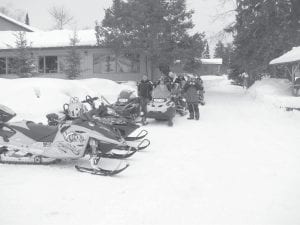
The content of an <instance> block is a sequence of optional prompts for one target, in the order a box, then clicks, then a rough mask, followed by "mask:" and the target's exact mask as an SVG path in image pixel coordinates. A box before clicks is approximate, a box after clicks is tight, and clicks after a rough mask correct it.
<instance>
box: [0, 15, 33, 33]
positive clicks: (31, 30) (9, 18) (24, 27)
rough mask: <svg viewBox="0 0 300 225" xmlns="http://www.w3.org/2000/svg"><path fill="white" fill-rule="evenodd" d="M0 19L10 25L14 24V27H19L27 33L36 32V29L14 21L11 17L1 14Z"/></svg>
mask: <svg viewBox="0 0 300 225" xmlns="http://www.w3.org/2000/svg"><path fill="white" fill-rule="evenodd" d="M0 18H2V19H4V20H6V21H8V22H10V23H13V24H15V25H17V26H19V27H22V28H23V29H24V30H26V31H29V32H33V31H38V29H37V28H34V27H32V26H29V25H26V24H25V23H22V22H20V21H17V20H15V19H13V18H11V17H8V16H6V15H4V14H3V13H0Z"/></svg>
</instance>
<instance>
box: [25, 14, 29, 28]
mask: <svg viewBox="0 0 300 225" xmlns="http://www.w3.org/2000/svg"><path fill="white" fill-rule="evenodd" d="M25 24H26V25H30V21H29V16H28V13H26V17H25Z"/></svg>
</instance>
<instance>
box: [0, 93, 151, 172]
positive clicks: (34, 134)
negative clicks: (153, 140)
mask: <svg viewBox="0 0 300 225" xmlns="http://www.w3.org/2000/svg"><path fill="white" fill-rule="evenodd" d="M95 100H96V98H91V97H90V96H87V98H86V99H85V100H84V101H83V103H82V102H79V101H78V99H76V98H72V99H71V101H70V104H65V105H64V107H63V108H64V113H65V116H64V117H63V118H59V116H58V115H57V114H50V115H47V118H48V125H43V124H37V123H34V122H32V121H21V122H16V123H9V121H10V120H11V119H12V118H13V117H14V116H15V115H16V114H15V113H14V112H13V111H12V110H11V109H9V108H7V107H5V106H2V105H0V137H2V138H0V163H14V164H50V163H55V162H57V161H59V160H66V159H72V160H77V159H80V158H86V156H89V158H90V164H91V167H90V168H86V167H81V166H76V167H75V168H76V169H77V170H78V171H80V172H89V173H92V174H96V175H114V174H117V173H120V172H121V171H123V170H125V169H126V168H127V167H128V166H129V164H127V163H126V162H124V161H123V159H125V158H128V157H130V156H132V155H133V154H135V153H136V152H137V151H140V150H142V149H145V148H146V147H148V146H149V145H150V141H149V140H148V139H144V137H145V136H146V135H147V131H145V130H142V131H140V133H139V134H138V135H137V136H129V135H130V134H131V133H132V132H133V131H135V130H136V129H137V128H139V126H138V125H136V124H135V123H134V121H133V120H130V119H128V118H125V117H122V116H120V115H118V114H117V113H113V114H110V113H108V112H105V110H102V109H101V106H100V107H99V108H98V109H96V107H95V106H94V101H95ZM84 103H89V104H90V105H91V106H93V107H92V109H91V110H90V111H82V110H85V107H84V105H83V104H84ZM104 108H105V107H104ZM79 115H80V116H79ZM141 139H142V140H141ZM138 140H141V141H140V142H138V143H136V141H138ZM100 158H109V159H114V160H116V159H117V160H119V161H120V163H118V166H117V168H116V169H113V170H111V169H110V170H107V169H104V168H102V167H101V165H100V164H101V163H100Z"/></svg>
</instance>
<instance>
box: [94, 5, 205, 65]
mask: <svg viewBox="0 0 300 225" xmlns="http://www.w3.org/2000/svg"><path fill="white" fill-rule="evenodd" d="M192 14H193V11H189V10H187V9H186V2H185V0H151V1H149V0H128V1H122V0H114V1H113V5H112V7H110V8H108V9H106V10H105V18H104V20H103V21H102V26H96V36H97V40H98V44H99V45H100V46H105V47H109V48H112V49H114V51H115V52H116V54H118V53H119V52H121V51H127V52H132V53H139V54H144V55H146V56H147V57H148V58H149V59H150V60H151V61H152V65H153V66H158V65H159V64H161V63H164V64H167V65H170V64H172V63H173V62H174V60H175V59H182V60H187V56H188V55H193V56H194V55H196V56H198V57H201V54H202V51H203V47H202V49H197V48H196V47H195V45H197V46H198V45H202V41H203V40H202V39H201V38H202V37H203V35H202V34H199V33H198V34H195V35H190V34H189V32H188V31H189V30H190V29H192V28H193V26H194V25H193V23H192V20H191V18H192ZM199 39H201V40H199ZM198 42H199V43H198ZM199 51H201V52H199Z"/></svg>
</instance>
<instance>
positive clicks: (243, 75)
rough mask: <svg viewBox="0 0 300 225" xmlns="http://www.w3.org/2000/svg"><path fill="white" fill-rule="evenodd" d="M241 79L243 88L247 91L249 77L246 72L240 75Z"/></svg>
mask: <svg viewBox="0 0 300 225" xmlns="http://www.w3.org/2000/svg"><path fill="white" fill-rule="evenodd" d="M241 77H242V79H243V88H244V89H247V87H248V78H249V75H248V74H247V73H246V72H244V73H242V74H241Z"/></svg>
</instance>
